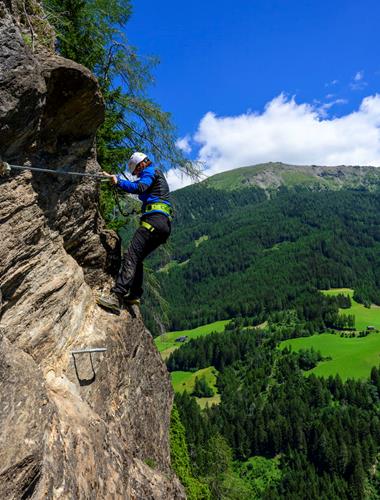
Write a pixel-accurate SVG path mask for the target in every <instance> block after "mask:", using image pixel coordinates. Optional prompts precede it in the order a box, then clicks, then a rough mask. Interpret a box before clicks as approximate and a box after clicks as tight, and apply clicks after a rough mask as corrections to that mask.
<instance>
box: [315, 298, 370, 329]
mask: <svg viewBox="0 0 380 500" xmlns="http://www.w3.org/2000/svg"><path fill="white" fill-rule="evenodd" d="M322 293H324V294H325V295H338V294H339V293H342V294H344V295H349V296H350V298H351V303H352V305H351V307H350V308H349V309H340V310H339V311H340V312H341V313H342V314H354V315H355V328H356V330H359V331H360V330H365V329H366V328H367V326H374V327H375V328H378V329H379V330H380V307H379V306H376V305H374V304H373V305H372V306H371V308H370V309H368V308H367V307H364V306H363V304H359V303H358V302H356V301H355V300H354V299H353V298H352V296H353V294H354V291H353V290H352V289H351V288H332V289H331V290H322Z"/></svg>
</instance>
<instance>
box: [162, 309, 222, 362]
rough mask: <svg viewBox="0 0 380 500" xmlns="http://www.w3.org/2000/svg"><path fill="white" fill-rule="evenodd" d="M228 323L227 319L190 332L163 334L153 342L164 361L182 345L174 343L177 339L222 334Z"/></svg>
mask: <svg viewBox="0 0 380 500" xmlns="http://www.w3.org/2000/svg"><path fill="white" fill-rule="evenodd" d="M229 321H230V320H228V319H227V320H222V321H215V322H214V323H209V324H208V325H203V326H198V328H193V329H192V330H182V331H180V332H168V333H164V334H163V335H160V336H159V337H156V338H155V339H154V342H155V344H156V347H157V349H158V350H159V352H160V353H161V355H162V357H163V358H164V359H165V358H167V357H168V356H169V354H170V353H171V352H173V351H174V350H175V349H178V347H181V345H183V343H181V342H176V341H175V339H177V338H178V337H183V336H186V337H188V339H189V340H190V339H196V338H198V337H203V336H204V335H209V334H210V333H213V332H223V331H224V327H225V325H226V324H227V323H229Z"/></svg>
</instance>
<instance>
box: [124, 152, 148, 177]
mask: <svg viewBox="0 0 380 500" xmlns="http://www.w3.org/2000/svg"><path fill="white" fill-rule="evenodd" d="M146 158H147V155H146V154H144V153H138V152H137V153H133V155H132V156H131V157H130V158H129V161H128V170H129V171H130V172H131V174H133V172H134V171H135V168H136V167H137V165H138V164H139V163H141V162H142V161H144V160H145V159H146Z"/></svg>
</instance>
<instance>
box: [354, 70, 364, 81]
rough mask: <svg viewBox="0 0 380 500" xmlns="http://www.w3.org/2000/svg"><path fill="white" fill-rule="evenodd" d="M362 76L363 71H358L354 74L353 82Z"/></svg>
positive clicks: (361, 78)
mask: <svg viewBox="0 0 380 500" xmlns="http://www.w3.org/2000/svg"><path fill="white" fill-rule="evenodd" d="M363 78H364V71H358V72H357V73H356V75H355V76H354V80H355V82H360V80H363Z"/></svg>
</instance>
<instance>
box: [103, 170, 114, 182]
mask: <svg viewBox="0 0 380 500" xmlns="http://www.w3.org/2000/svg"><path fill="white" fill-rule="evenodd" d="M102 174H103V175H104V177H108V178H109V180H110V181H111V182H112V184H115V185H116V184H117V177H116V175H112V174H109V173H108V172H105V171H104V170H103V172H102Z"/></svg>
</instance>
